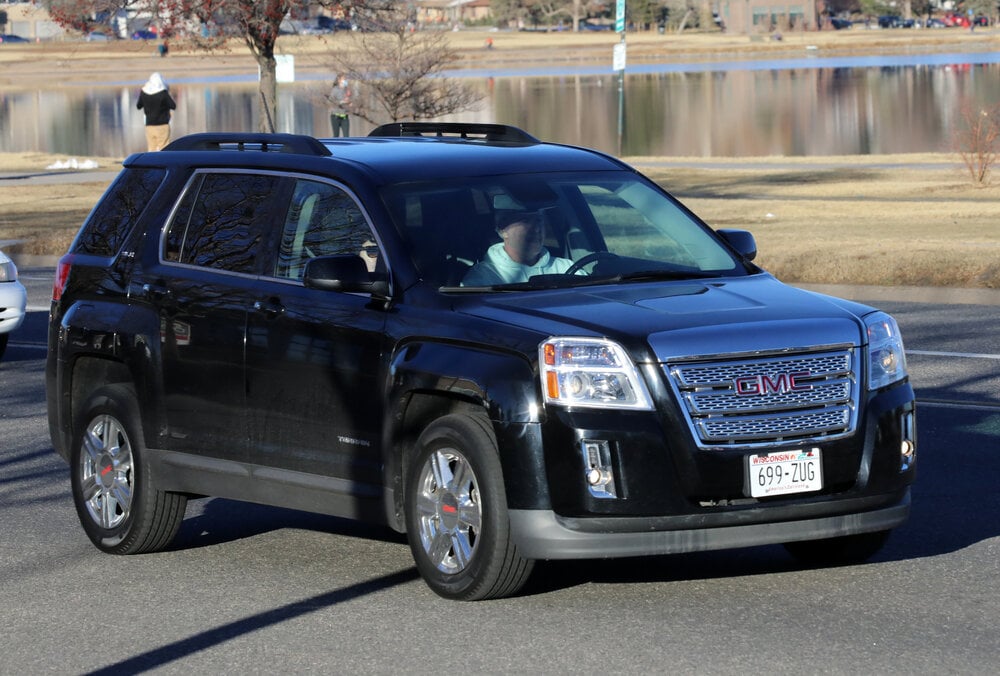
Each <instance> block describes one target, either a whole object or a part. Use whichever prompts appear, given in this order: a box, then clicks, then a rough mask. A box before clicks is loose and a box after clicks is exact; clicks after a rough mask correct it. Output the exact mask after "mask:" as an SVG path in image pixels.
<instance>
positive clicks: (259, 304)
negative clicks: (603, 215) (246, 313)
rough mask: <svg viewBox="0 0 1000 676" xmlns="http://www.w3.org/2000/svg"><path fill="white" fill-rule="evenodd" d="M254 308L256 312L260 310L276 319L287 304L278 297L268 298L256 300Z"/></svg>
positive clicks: (269, 317)
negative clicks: (283, 303)
mask: <svg viewBox="0 0 1000 676" xmlns="http://www.w3.org/2000/svg"><path fill="white" fill-rule="evenodd" d="M253 309H254V312H259V313H260V314H262V315H264V316H265V317H267V318H268V319H274V318H275V317H277V316H278V315H280V314H281V313H282V312H284V311H285V306H284V305H282V304H281V301H280V300H279V299H277V298H268V299H267V300H266V301H261V300H256V301H254V303H253Z"/></svg>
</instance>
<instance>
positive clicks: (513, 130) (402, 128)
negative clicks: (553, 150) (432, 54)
mask: <svg viewBox="0 0 1000 676" xmlns="http://www.w3.org/2000/svg"><path fill="white" fill-rule="evenodd" d="M368 135H369V136H422V137H428V136H432V137H436V138H461V139H465V140H471V141H485V142H487V143H494V142H496V143H524V144H531V143H541V141H539V140H538V139H537V138H535V137H534V136H532V135H531V134H529V133H528V132H526V131H524V130H523V129H518V128H517V127H512V126H510V125H507V124H471V123H465V122H390V123H389V124H383V125H382V126H381V127H376V128H375V129H373V130H372V131H371V132H370V133H369V134H368Z"/></svg>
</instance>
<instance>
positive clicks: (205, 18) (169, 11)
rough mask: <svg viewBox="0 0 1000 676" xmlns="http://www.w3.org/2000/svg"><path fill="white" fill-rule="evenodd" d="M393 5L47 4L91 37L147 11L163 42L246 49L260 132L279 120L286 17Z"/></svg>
mask: <svg viewBox="0 0 1000 676" xmlns="http://www.w3.org/2000/svg"><path fill="white" fill-rule="evenodd" d="M392 2H393V0H347V1H346V2H337V0H313V1H311V2H310V1H309V0H47V7H48V10H49V13H50V15H51V16H52V18H53V19H54V20H55V21H56V22H58V23H59V24H61V25H63V26H68V27H72V28H76V29H78V30H85V31H89V30H92V29H93V28H94V27H95V26H96V25H100V24H101V23H102V22H103V23H104V24H109V23H110V21H112V20H113V17H114V16H115V14H116V13H117V12H119V11H120V10H124V11H128V10H145V11H149V12H151V13H152V14H153V15H154V16H156V17H157V21H158V23H159V24H160V29H161V34H162V35H163V36H164V38H171V37H183V38H186V39H187V40H188V41H189V43H190V44H191V45H193V46H194V47H195V48H198V49H204V50H216V49H220V48H222V47H223V46H224V45H225V44H226V43H227V41H228V40H229V39H231V38H238V39H240V40H242V41H243V42H244V44H246V46H247V48H248V49H249V50H250V53H251V54H253V57H254V59H255V60H256V61H257V65H258V66H259V69H260V85H259V90H260V103H261V110H262V111H263V114H262V115H261V116H260V122H259V128H260V130H261V131H273V130H274V129H273V121H274V120H275V119H276V114H277V91H278V83H277V77H276V70H277V61H276V59H275V58H274V56H275V54H274V48H275V43H276V42H277V40H278V34H279V28H280V26H281V23H282V21H284V20H285V17H286V16H288V14H289V12H291V11H292V10H293V9H294V10H301V11H303V12H304V11H307V10H308V9H309V8H310V7H315V6H337V7H341V8H344V9H349V10H351V11H363V12H364V13H366V14H369V15H370V14H373V13H377V12H379V11H382V10H384V9H385V8H386V7H390V6H391V5H392Z"/></svg>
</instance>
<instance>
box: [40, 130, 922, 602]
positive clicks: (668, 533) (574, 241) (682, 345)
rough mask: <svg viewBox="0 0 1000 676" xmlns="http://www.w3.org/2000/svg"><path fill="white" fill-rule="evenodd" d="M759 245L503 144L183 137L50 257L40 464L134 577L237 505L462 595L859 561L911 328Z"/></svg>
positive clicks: (147, 162)
mask: <svg viewBox="0 0 1000 676" xmlns="http://www.w3.org/2000/svg"><path fill="white" fill-rule="evenodd" d="M755 253H756V246H755V243H754V239H753V237H752V236H751V235H750V234H749V233H748V232H745V231H741V230H720V231H718V232H715V231H713V230H712V229H711V228H709V227H708V226H706V225H705V224H704V223H703V222H702V221H701V220H699V219H698V218H697V217H696V216H694V215H693V214H692V213H691V212H690V211H688V210H687V209H686V208H685V207H684V206H683V205H682V204H680V203H679V202H678V201H677V200H675V199H674V198H672V197H671V196H670V195H669V194H667V193H666V192H664V191H663V190H662V189H661V188H660V187H659V186H657V185H656V184H654V183H653V182H651V181H649V180H648V179H647V178H645V177H644V176H642V175H641V174H639V173H637V172H636V171H635V170H634V169H632V168H630V167H629V166H628V165H626V164H624V163H622V162H621V161H619V160H617V159H615V158H614V157H610V156H607V155H604V154H601V153H598V152H594V151H591V150H587V149H582V148H574V147H568V146H563V145H555V144H550V143H543V142H540V141H538V140H537V139H535V138H533V137H531V136H530V135H528V134H527V133H525V132H523V131H521V130H518V129H515V128H511V127H505V126H501V125H465V124H430V123H424V124H418V123H405V124H393V125H387V126H385V127H381V128H379V129H377V130H375V131H374V132H373V133H372V135H370V136H369V137H365V138H349V139H325V140H317V139H314V138H311V137H303V136H295V135H280V134H279V135H255V134H246V135H239V134H196V135H193V136H187V137H184V138H181V139H179V140H177V141H175V142H174V143H172V144H171V145H170V146H168V147H167V149H166V150H165V151H163V152H158V153H143V154H137V155H133V156H131V157H129V158H128V159H127V160H125V163H124V168H123V170H122V171H121V173H120V175H119V176H118V178H117V179H116V180H115V181H114V182H113V183H112V185H111V186H110V187H109V188H108V190H107V192H106V193H105V195H104V196H103V198H102V199H101V200H100V202H99V204H98V205H97V206H96V207H95V209H94V210H93V212H92V213H91V214H90V216H89V217H88V219H87V220H86V222H85V223H84V225H83V227H82V229H81V231H80V233H79V235H78V236H77V238H76V241H75V242H74V243H73V245H72V248H71V250H70V252H69V253H68V254H67V255H66V256H64V257H63V258H62V260H61V261H60V263H59V266H58V272H57V279H56V284H55V290H54V294H53V301H52V310H51V325H50V333H49V358H48V363H47V368H46V376H47V389H48V409H49V420H50V428H51V435H52V441H53V444H54V446H55V449H56V450H57V451H58V453H59V454H60V455H61V456H63V458H65V459H66V460H67V461H68V462H69V464H70V468H71V479H72V489H73V496H74V500H75V503H76V507H77V511H78V512H79V516H80V520H81V522H82V524H83V527H84V530H85V531H86V532H87V534H88V535H89V536H90V538H91V539H92V540H93V542H94V544H96V545H97V546H98V547H99V548H100V549H102V550H103V551H106V552H110V553H116V554H131V553H138V552H149V551H155V550H158V549H161V548H163V547H166V546H167V545H168V543H170V541H171V539H172V538H173V537H174V535H175V534H176V532H177V530H178V528H179V526H180V523H181V520H182V519H183V515H184V509H185V503H186V501H187V500H188V499H189V498H196V497H203V496H222V497H226V498H233V499H239V500H248V501H253V502H259V503H265V504H269V505H280V506H283V507H291V508H297V509H303V510H310V511H314V512H320V513H325V514H332V515H338V516H342V517H350V518H355V519H363V520H365V521H370V522H375V523H382V524H387V525H388V526H390V527H391V528H393V529H395V530H396V531H399V532H405V533H407V534H408V537H409V542H410V546H411V548H412V550H413V556H414V558H415V560H416V564H417V567H418V568H419V570H420V572H421V574H422V575H423V577H424V579H425V580H426V581H427V583H428V584H429V585H430V587H431V588H432V589H433V590H434V591H435V592H437V593H438V594H440V595H442V596H445V597H448V598H454V599H466V600H472V599H482V598H489V597H498V596H504V595H509V594H513V593H515V592H517V591H518V590H519V589H520V588H521V587H522V585H523V584H524V583H525V581H526V579H527V577H528V575H529V573H530V571H531V569H532V566H533V562H534V561H535V560H540V559H568V558H599V557H601V558H603V557H625V556H638V555H653V554H666V553H671V552H690V551H695V550H708V549H720V548H729V547H742V546H748V545H759V544H767V543H782V544H785V545H786V547H787V548H788V550H789V551H790V552H791V553H792V554H793V555H795V556H796V557H799V558H801V559H802V560H805V561H810V562H817V561H818V562H833V561H838V562H842V561H860V560H863V559H865V558H867V557H868V556H870V555H872V554H873V553H874V552H876V551H877V550H878V549H879V548H880V547H881V546H882V544H883V543H884V541H885V538H886V537H887V535H888V533H889V531H890V530H891V529H892V528H894V527H896V526H898V525H899V524H900V523H902V522H903V521H904V520H905V518H906V517H907V515H908V512H909V508H910V489H909V487H910V484H911V482H912V480H913V475H914V461H915V445H916V434H915V424H914V396H913V390H912V388H911V387H910V384H909V380H908V376H907V372H906V366H905V359H904V353H903V345H902V341H901V339H900V336H899V332H898V329H897V326H896V323H895V322H894V321H893V320H892V318H891V317H889V316H888V315H886V314H884V313H882V312H878V311H876V310H874V309H872V308H870V307H866V306H864V305H859V304H857V303H853V302H847V301H844V300H839V299H836V298H831V297H827V296H822V295H818V294H815V293H811V292H807V291H803V290H799V289H795V288H791V287H788V286H785V285H783V284H781V283H780V282H778V281H777V280H776V279H774V277H772V276H771V275H769V274H768V273H766V272H765V271H763V270H761V269H760V268H758V267H757V266H755V265H754V264H753V263H752V262H751V261H752V259H753V258H754V255H755Z"/></svg>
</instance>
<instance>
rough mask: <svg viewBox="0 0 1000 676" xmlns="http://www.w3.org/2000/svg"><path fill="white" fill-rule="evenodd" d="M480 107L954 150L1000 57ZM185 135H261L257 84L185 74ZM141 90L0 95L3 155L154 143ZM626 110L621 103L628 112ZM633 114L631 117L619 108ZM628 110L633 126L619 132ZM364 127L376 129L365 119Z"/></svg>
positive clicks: (361, 130) (583, 87) (780, 150)
mask: <svg viewBox="0 0 1000 676" xmlns="http://www.w3.org/2000/svg"><path fill="white" fill-rule="evenodd" d="M474 82H475V83H476V86H478V87H481V88H482V90H483V93H484V96H485V98H484V100H483V104H482V106H481V107H480V109H479V110H476V111H469V112H466V113H463V114H461V115H456V116H454V117H452V118H450V119H453V120H460V121H478V122H502V123H509V124H515V125H517V126H520V127H522V128H524V129H526V130H528V131H529V132H531V133H532V134H534V135H536V136H538V137H539V138H542V139H545V140H549V141H557V142H563V143H573V144H581V145H587V146H591V147H595V148H598V149H600V150H604V151H606V152H610V153H613V154H623V155H670V156H706V157H707V156H715V157H727V156H728V157H743V156H760V155H783V156H796V155H851V154H874V153H903V152H920V151H941V150H948V149H949V143H950V136H951V133H952V130H953V128H954V126H955V124H956V121H957V119H958V115H959V112H960V106H961V105H962V103H963V102H964V101H966V100H969V101H971V102H973V103H974V104H975V105H994V104H995V102H996V101H998V100H1000V64H998V63H982V64H960V65H901V66H882V67H831V68H807V67H802V68H784V69H769V70H753V69H744V70H739V69H736V70H702V71H673V72H653V73H636V74H630V75H628V76H627V77H626V80H625V87H624V93H623V95H622V96H621V102H622V106H621V108H620V107H619V99H620V94H619V82H618V78H617V76H616V75H613V74H607V75H596V74H577V75H572V74H569V75H564V76H557V77H534V76H531V77H498V78H489V77H483V78H481V79H476V80H474ZM323 87H325V84H324V83H319V82H311V83H310V82H304V83H296V84H294V85H282V86H281V88H280V90H279V104H278V105H279V111H278V119H277V120H276V126H277V128H278V131H283V132H293V133H302V134H310V135H315V136H326V135H328V134H329V133H330V127H329V118H328V113H327V110H326V108H325V107H324V106H323V105H322V103H321V101H320V100H319V99H318V96H317V95H318V93H319V91H320V89H321V88H323ZM172 92H173V94H174V98H175V99H176V101H177V110H176V111H175V114H174V118H173V123H172V130H173V134H174V137H177V136H179V135H182V134H187V133H193V132H201V131H247V130H250V131H255V130H256V129H257V125H258V118H257V114H258V108H259V106H258V105H257V96H258V94H257V90H256V86H255V84H252V83H236V84H233V83H230V84H188V83H184V84H175V85H173V87H172ZM137 95H138V86H135V87H124V86H97V87H93V88H91V89H83V88H62V89H55V90H37V91H24V92H6V93H0V151H5V152H6V151H32V150H40V151H45V152H53V153H61V154H67V155H74V156H95V155H101V156H109V155H110V156H117V155H127V154H129V153H131V152H135V151H139V150H142V149H144V148H145V137H144V134H143V128H142V124H143V116H142V114H141V111H139V110H136V108H135V102H136V97H137ZM620 110H621V111H622V112H621V113H620V112H619V111H620ZM620 115H621V118H620V117H619V116H620ZM619 119H621V122H622V125H621V128H622V133H621V134H620V135H619ZM351 129H352V131H353V132H354V133H355V134H365V133H367V132H368V131H369V130H370V129H371V125H368V124H366V123H364V122H363V121H361V120H354V121H352V125H351Z"/></svg>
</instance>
